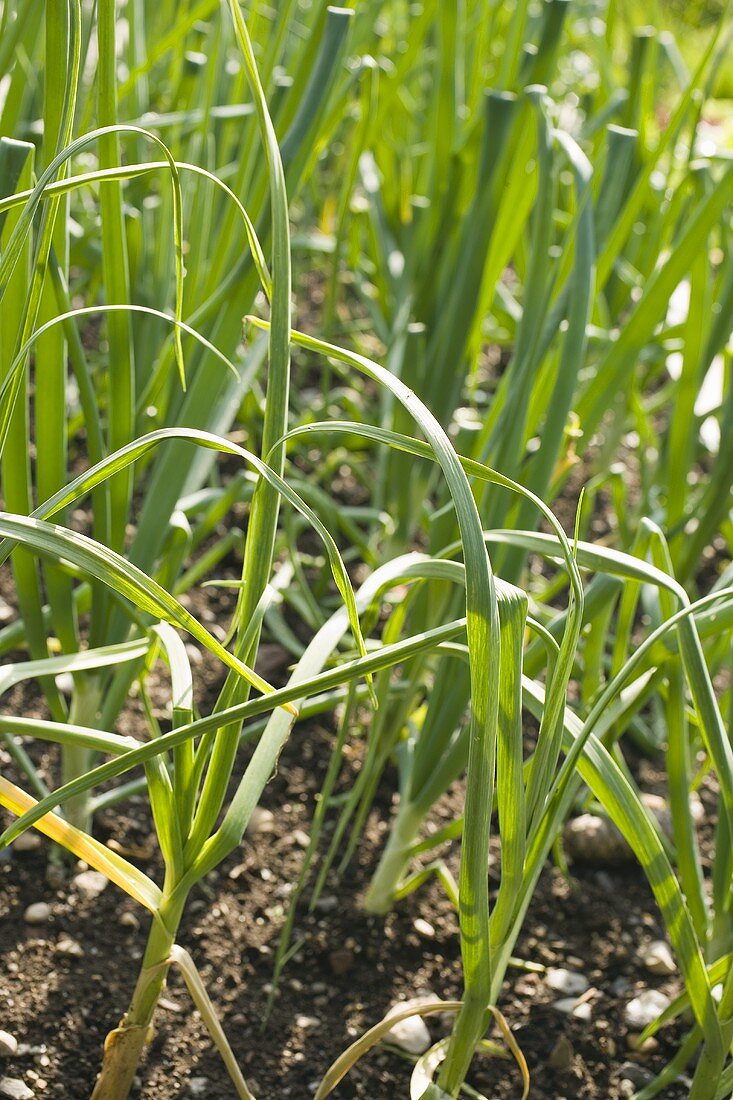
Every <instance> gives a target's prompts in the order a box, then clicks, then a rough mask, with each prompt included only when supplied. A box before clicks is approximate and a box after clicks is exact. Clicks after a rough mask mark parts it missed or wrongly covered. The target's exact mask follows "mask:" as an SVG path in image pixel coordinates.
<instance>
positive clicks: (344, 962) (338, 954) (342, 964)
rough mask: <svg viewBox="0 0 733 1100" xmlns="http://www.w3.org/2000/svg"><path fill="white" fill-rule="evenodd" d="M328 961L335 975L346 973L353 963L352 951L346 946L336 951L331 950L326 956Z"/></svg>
mask: <svg viewBox="0 0 733 1100" xmlns="http://www.w3.org/2000/svg"><path fill="white" fill-rule="evenodd" d="M328 961H329V964H330V966H331V970H332V971H333V972H334V974H336V975H337V976H339V977H340V976H341V975H342V974H346V973H348V971H349V970H351V968H352V966H353V965H354V953H353V951H349V950H348V949H347V948H345V947H343V948H339V949H338V950H337V951H332V952H331V954H330V955H329V956H328Z"/></svg>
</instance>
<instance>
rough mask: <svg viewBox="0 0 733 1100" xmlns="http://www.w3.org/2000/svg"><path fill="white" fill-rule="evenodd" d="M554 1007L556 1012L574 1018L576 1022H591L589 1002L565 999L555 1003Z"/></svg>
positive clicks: (553, 1003) (574, 998) (575, 998)
mask: <svg viewBox="0 0 733 1100" xmlns="http://www.w3.org/2000/svg"><path fill="white" fill-rule="evenodd" d="M552 1007H553V1008H554V1009H555V1011H556V1012H562V1014H563V1015H564V1016H574V1017H575V1019H576V1020H590V1015H591V1012H590V1005H589V1004H588V1002H587V1001H579V1000H578V998H577V997H563V998H562V1000H560V1001H553V1002H552Z"/></svg>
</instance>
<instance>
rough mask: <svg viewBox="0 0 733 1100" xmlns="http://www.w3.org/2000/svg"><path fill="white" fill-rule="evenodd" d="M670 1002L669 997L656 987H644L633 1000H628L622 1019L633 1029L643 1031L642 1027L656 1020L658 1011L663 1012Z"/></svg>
mask: <svg viewBox="0 0 733 1100" xmlns="http://www.w3.org/2000/svg"><path fill="white" fill-rule="evenodd" d="M669 1004H670V1000H669V997H665V995H664V993H660V992H659V990H658V989H645V990H644V992H643V993H640V994H639V996H638V997H634V999H633V1001H629V1003H628V1004H627V1005H626V1008H625V1009H624V1020H625V1022H626V1024H627V1026H628V1027H630V1028H632V1029H633V1030H634V1031H643V1030H644V1028H645V1027H646V1026H647V1025H648V1024H651V1023H652V1021H654V1020H656V1018H657V1016H659V1015H660V1013H662V1012H664V1010H665V1008H668V1007H669Z"/></svg>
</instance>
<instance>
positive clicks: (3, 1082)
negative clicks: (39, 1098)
mask: <svg viewBox="0 0 733 1100" xmlns="http://www.w3.org/2000/svg"><path fill="white" fill-rule="evenodd" d="M0 1096H4V1097H6V1098H7V1100H33V1097H34V1096H35V1093H34V1092H32V1091H31V1090H30V1089H29V1088H28V1086H27V1085H26V1083H25V1081H21V1079H20V1077H0Z"/></svg>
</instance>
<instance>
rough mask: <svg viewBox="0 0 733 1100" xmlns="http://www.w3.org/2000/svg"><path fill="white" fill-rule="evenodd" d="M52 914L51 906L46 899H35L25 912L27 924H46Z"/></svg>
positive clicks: (24, 917)
mask: <svg viewBox="0 0 733 1100" xmlns="http://www.w3.org/2000/svg"><path fill="white" fill-rule="evenodd" d="M50 916H51V906H50V905H49V904H48V902H45V901H34V902H33V904H32V905H29V906H28V908H27V909H26V911H25V913H24V914H23V920H24V921H25V923H26V924H45V923H46V921H47V920H48V919H49V917H50Z"/></svg>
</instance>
